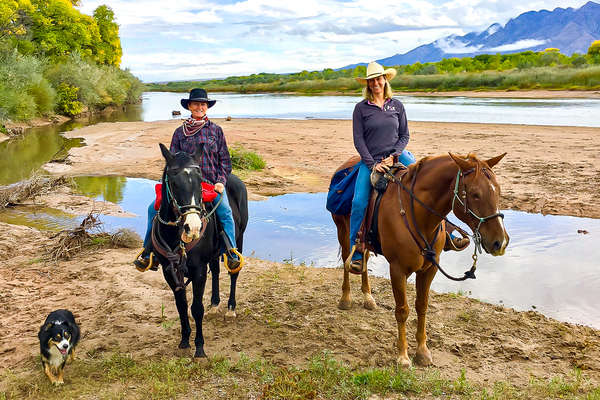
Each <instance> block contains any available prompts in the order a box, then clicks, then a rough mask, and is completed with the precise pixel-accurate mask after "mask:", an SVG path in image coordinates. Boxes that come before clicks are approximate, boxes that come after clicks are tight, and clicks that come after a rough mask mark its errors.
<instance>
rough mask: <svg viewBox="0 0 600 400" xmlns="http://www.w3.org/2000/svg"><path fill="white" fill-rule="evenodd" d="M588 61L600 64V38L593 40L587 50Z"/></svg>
mask: <svg viewBox="0 0 600 400" xmlns="http://www.w3.org/2000/svg"><path fill="white" fill-rule="evenodd" d="M587 54H588V56H589V58H590V61H591V62H592V63H594V64H600V40H595V41H594V42H592V44H591V45H590V48H589V49H588V51H587Z"/></svg>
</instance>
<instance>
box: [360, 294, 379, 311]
mask: <svg viewBox="0 0 600 400" xmlns="http://www.w3.org/2000/svg"><path fill="white" fill-rule="evenodd" d="M363 306H364V307H365V308H366V309H367V310H374V309H376V308H377V303H375V299H373V296H371V295H370V294H366V295H365V301H364V303H363Z"/></svg>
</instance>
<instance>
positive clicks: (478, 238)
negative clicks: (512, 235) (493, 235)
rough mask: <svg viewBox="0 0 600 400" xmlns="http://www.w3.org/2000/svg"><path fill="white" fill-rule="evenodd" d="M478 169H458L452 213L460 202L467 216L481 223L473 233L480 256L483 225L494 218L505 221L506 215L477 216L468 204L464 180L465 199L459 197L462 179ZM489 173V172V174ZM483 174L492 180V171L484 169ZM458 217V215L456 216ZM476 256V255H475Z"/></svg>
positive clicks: (482, 169) (463, 193) (463, 195)
mask: <svg viewBox="0 0 600 400" xmlns="http://www.w3.org/2000/svg"><path fill="white" fill-rule="evenodd" d="M475 170H476V169H475V168H471V169H469V170H467V171H464V172H462V171H461V170H460V168H459V169H458V173H457V174H456V184H455V185H454V195H453V197H452V208H451V210H452V212H454V204H455V201H456V200H458V202H459V203H460V204H461V205H462V206H463V207H464V209H465V210H464V213H465V214H470V215H472V216H473V217H474V218H475V219H476V220H478V221H479V223H478V224H477V228H475V231H473V235H472V236H473V242H474V244H475V251H479V254H481V253H482V249H481V233H479V228H481V225H482V224H483V223H484V222H486V221H489V220H490V219H492V218H496V217H500V218H502V219H504V214H503V213H501V212H497V213H494V214H491V215H488V216H487V217H480V216H478V215H477V214H475V212H474V211H473V210H471V209H470V208H469V206H468V204H467V190H466V189H467V185H466V183H464V179H463V184H464V188H463V190H462V192H461V195H462V198H463V199H464V201H463V200H461V198H460V196H459V195H458V186H459V182H460V178H461V177H463V178H464V177H465V176H467V175H468V174H470V173H472V172H474V171H475ZM488 171H489V172H488ZM481 172H482V173H483V175H485V177H486V178H488V179H490V180H491V176H490V175H489V173H490V172H492V171H491V170H488V169H487V168H485V167H483V168H481ZM455 215H456V214H455ZM474 254H475V256H476V253H474Z"/></svg>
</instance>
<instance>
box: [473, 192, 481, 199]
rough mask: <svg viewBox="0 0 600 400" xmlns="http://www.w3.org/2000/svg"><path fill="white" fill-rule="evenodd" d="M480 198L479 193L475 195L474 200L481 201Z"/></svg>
mask: <svg viewBox="0 0 600 400" xmlns="http://www.w3.org/2000/svg"><path fill="white" fill-rule="evenodd" d="M480 198H481V196H479V193H473V200H479V199H480Z"/></svg>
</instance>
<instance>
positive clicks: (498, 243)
mask: <svg viewBox="0 0 600 400" xmlns="http://www.w3.org/2000/svg"><path fill="white" fill-rule="evenodd" d="M449 154H450V157H452V159H453V160H454V162H455V163H456V164H457V165H458V168H459V170H460V172H459V174H458V175H457V178H456V179H457V181H458V183H457V184H456V185H455V191H454V198H453V200H452V211H453V212H454V215H456V216H457V217H458V218H459V219H460V220H461V221H463V222H465V223H466V224H467V225H469V227H470V228H471V229H472V230H473V232H474V235H475V236H477V234H480V235H481V245H482V246H483V249H484V250H485V251H486V252H487V253H490V254H492V255H494V256H501V255H503V254H504V252H505V250H506V246H508V241H509V237H508V233H506V229H505V228H504V222H503V218H504V215H503V214H501V213H500V209H499V206H498V203H499V200H500V186H499V185H498V182H497V181H496V175H495V174H494V172H493V171H492V167H494V166H495V165H496V164H498V162H499V161H500V160H501V159H502V158H503V157H504V156H505V155H506V153H504V154H501V155H499V156H497V157H494V158H490V159H489V160H487V161H483V160H480V159H478V158H477V156H475V155H474V154H469V155H468V156H467V157H466V158H462V157H459V156H457V155H454V154H452V153H449Z"/></svg>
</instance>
